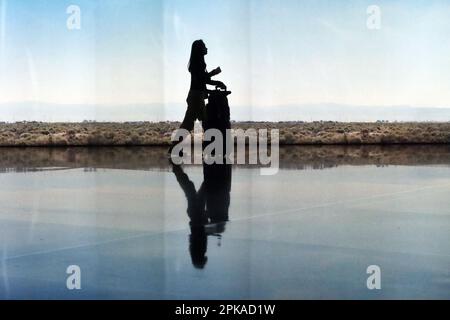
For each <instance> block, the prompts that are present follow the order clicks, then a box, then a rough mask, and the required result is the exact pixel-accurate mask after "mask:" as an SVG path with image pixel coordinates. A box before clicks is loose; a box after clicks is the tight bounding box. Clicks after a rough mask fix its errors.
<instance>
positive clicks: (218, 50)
mask: <svg viewBox="0 0 450 320" xmlns="http://www.w3.org/2000/svg"><path fill="white" fill-rule="evenodd" d="M71 4H75V5H78V6H79V7H80V9H81V29H80V30H69V29H68V28H67V27H66V20H67V18H68V16H69V15H68V14H67V13H66V8H67V7H68V6H69V5H71ZM372 4H375V5H378V6H379V8H380V9H381V29H379V30H370V29H368V28H367V26H366V21H367V18H368V14H367V13H366V10H367V7H368V6H369V5H372ZM449 35H450V1H432V0H420V1H419V0H405V1H395V0H389V1H373V0H372V1H350V0H349V1H335V0H332V1H323V0H322V1H320V0H319V1H317V0H315V1H312V0H311V1H299V0H295V1H289V0H283V1H275V0H253V1H245V0H227V1H210V0H209V1H206V0H205V1H203V0H189V1H186V0H179V1H176V0H164V1H162V0H145V1H144V0H142V1H141V0H71V1H64V0H58V1H55V0H0V104H2V105H4V104H5V103H11V102H23V101H39V102H45V103H56V104H116V105H117V104H136V103H146V104H149V103H166V104H168V105H169V104H172V103H184V100H185V98H186V95H187V91H188V88H189V74H188V72H187V69H186V68H187V62H188V59H189V52H190V46H191V43H192V41H193V40H195V39H198V38H202V39H204V41H205V42H206V45H207V47H208V48H209V54H208V56H206V62H207V64H208V67H209V68H214V67H216V66H219V65H220V66H221V67H222V70H223V74H222V75H220V76H219V79H221V80H223V81H224V82H225V83H226V84H227V85H228V86H229V88H230V89H231V90H232V91H233V94H232V96H231V97H230V100H231V101H230V102H231V103H232V104H233V105H239V106H251V107H249V108H248V113H249V115H251V114H256V113H258V108H259V107H260V106H265V107H271V106H273V107H274V108H275V107H276V106H281V105H287V104H289V105H295V104H318V103H336V104H349V105H368V106H371V105H374V106H391V105H409V106H423V107H450V41H449ZM0 108H1V107H0ZM0 112H1V111H0ZM155 112H156V110H155ZM183 112H184V110H181V111H180V113H181V114H182V113H183ZM280 112H283V111H282V109H280Z"/></svg>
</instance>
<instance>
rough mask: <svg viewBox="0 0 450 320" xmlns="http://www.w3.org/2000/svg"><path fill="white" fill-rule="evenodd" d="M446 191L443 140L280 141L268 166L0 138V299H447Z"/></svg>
mask: <svg viewBox="0 0 450 320" xmlns="http://www.w3.org/2000/svg"><path fill="white" fill-rule="evenodd" d="M217 181H219V183H218V182H217ZM449 195H450V147H448V146H391V147H387V146H386V147H381V146H360V147H339V146H330V147H314V146H311V147H306V146H303V147H300V146H298V147H294V146H292V147H283V148H281V150H280V170H279V172H278V174H276V175H273V176H262V175H260V170H259V168H258V167H255V166H250V165H247V166H245V165H233V166H231V167H230V166H221V167H216V168H213V169H211V170H209V169H208V168H207V169H206V170H204V168H203V166H202V165H195V166H183V167H175V168H172V166H171V165H169V163H168V161H167V159H166V150H165V149H162V148H150V147H142V148H99V149H87V148H63V149H45V148H44V149H1V150H0V203H1V204H2V205H1V206H0V262H1V263H0V298H2V299H86V298H87V299H316V298H318V299H331V298H332V299H334V298H337V299H406V298H414V299H415V298H425V299H430V298H438V299H449V298H450V196H449ZM71 265H76V266H79V267H80V273H81V277H80V283H81V289H80V290H68V288H67V279H68V277H69V274H67V273H66V271H67V268H68V266H71ZM371 265H376V266H379V268H380V275H381V276H380V281H381V289H380V290H376V289H375V290H369V289H368V288H367V279H368V277H369V276H370V274H367V272H366V271H367V268H368V266H371Z"/></svg>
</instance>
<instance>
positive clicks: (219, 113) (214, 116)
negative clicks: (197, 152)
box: [203, 88, 231, 155]
mask: <svg viewBox="0 0 450 320" xmlns="http://www.w3.org/2000/svg"><path fill="white" fill-rule="evenodd" d="M230 93H231V91H227V90H220V89H218V88H216V90H208V104H207V105H206V114H205V119H204V121H203V129H204V130H205V131H206V130H208V129H217V130H219V131H220V132H221V133H222V138H223V155H225V151H226V142H227V139H229V137H228V134H229V131H228V132H227V129H231V123H230V106H229V105H228V98H227V96H228V95H229V94H230ZM208 143H209V142H208ZM203 146H204V147H205V142H204V144H203Z"/></svg>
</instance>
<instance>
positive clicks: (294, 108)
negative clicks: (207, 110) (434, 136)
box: [0, 102, 450, 122]
mask: <svg viewBox="0 0 450 320" xmlns="http://www.w3.org/2000/svg"><path fill="white" fill-rule="evenodd" d="M230 108H231V118H232V120H236V121H249V120H251V121H319V120H324V121H342V122H352V121H354V122H357V121H362V122H366V121H368V122H373V121H382V120H384V121H439V122H447V121H450V108H436V107H429V108H428V107H427V108H425V107H408V106H392V107H386V106H382V107H381V106H380V107H377V106H350V105H339V104H311V105H283V106H277V107H273V106H272V107H255V106H254V107H243V106H233V105H231V106H230ZM185 110H186V106H185V105H184V104H165V105H164V104H157V103H155V104H130V105H74V104H64V105H61V104H51V103H37V102H21V103H9V104H6V103H3V104H0V122H14V121H50V122H56V121H59V122H65V121H69V122H81V121H83V120H95V121H99V122H100V121H114V122H123V121H166V120H169V121H174V120H178V121H181V120H182V118H183V116H184V112H185Z"/></svg>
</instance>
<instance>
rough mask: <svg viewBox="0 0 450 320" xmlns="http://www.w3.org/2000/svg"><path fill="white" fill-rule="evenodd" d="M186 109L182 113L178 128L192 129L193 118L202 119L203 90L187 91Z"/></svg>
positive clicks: (203, 109)
mask: <svg viewBox="0 0 450 320" xmlns="http://www.w3.org/2000/svg"><path fill="white" fill-rule="evenodd" d="M186 102H187V105H188V107H187V110H186V114H185V115H184V119H183V122H182V123H181V126H180V128H181V129H186V130H187V131H192V130H193V129H194V123H195V120H197V119H199V120H200V121H203V118H204V114H205V99H204V96H203V92H200V91H199V92H194V93H189V95H188V97H187V99H186Z"/></svg>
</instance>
